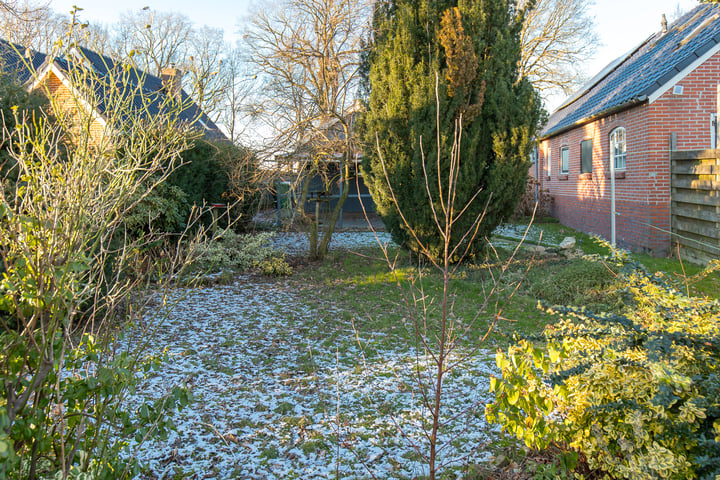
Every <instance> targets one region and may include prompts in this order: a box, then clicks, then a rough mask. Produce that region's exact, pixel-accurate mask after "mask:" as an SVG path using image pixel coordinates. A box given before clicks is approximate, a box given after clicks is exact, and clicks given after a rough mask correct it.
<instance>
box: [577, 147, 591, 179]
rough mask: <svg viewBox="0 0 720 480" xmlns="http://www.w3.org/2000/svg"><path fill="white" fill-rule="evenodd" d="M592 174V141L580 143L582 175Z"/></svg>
mask: <svg viewBox="0 0 720 480" xmlns="http://www.w3.org/2000/svg"><path fill="white" fill-rule="evenodd" d="M591 172H592V140H583V141H582V142H580V173H591Z"/></svg>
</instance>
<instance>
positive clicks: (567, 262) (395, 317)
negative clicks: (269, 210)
mask: <svg viewBox="0 0 720 480" xmlns="http://www.w3.org/2000/svg"><path fill="white" fill-rule="evenodd" d="M533 229H534V230H533V235H534V236H535V238H537V237H538V236H539V233H540V232H542V238H544V239H549V240H552V241H551V242H549V243H548V244H547V245H548V246H552V245H556V244H557V243H559V241H561V240H562V238H564V237H566V236H574V237H575V238H576V239H577V241H578V243H577V246H578V248H580V249H581V250H582V252H583V253H585V254H586V255H590V256H591V258H578V257H575V258H566V257H564V256H562V255H558V254H551V255H548V256H541V255H534V254H532V253H531V251H530V250H529V249H527V248H522V249H520V250H519V251H518V252H517V254H516V256H515V257H514V258H513V261H512V262H511V263H508V262H509V259H510V257H511V255H512V252H513V250H514V245H516V244H517V240H507V239H505V240H503V241H501V242H496V243H495V244H496V251H495V252H493V255H495V254H496V256H488V257H486V258H481V259H475V261H473V262H467V263H466V264H464V265H462V266H461V267H460V268H459V269H458V271H457V273H456V275H455V276H454V278H453V280H452V281H451V284H450V287H451V288H450V292H451V296H450V301H451V304H452V313H451V318H452V319H453V321H454V323H455V333H456V334H457V335H458V337H460V338H461V339H462V340H463V342H465V343H466V344H468V345H477V344H478V342H479V341H480V340H481V339H483V338H484V337H485V336H486V334H487V333H488V330H489V329H490V326H491V324H492V323H493V321H494V320H495V319H496V318H497V320H496V323H495V325H494V327H493V328H492V332H491V333H490V334H489V335H488V336H487V338H486V339H485V342H486V345H487V346H494V345H505V344H507V343H508V342H509V341H511V340H512V338H513V337H514V336H515V334H520V335H536V334H538V333H540V332H542V330H543V328H544V327H545V326H546V325H547V324H551V323H553V322H554V321H555V317H552V316H549V315H547V314H545V313H544V312H543V311H542V310H540V309H539V308H538V306H539V302H542V303H546V304H550V305H572V306H580V307H582V306H584V307H586V308H588V309H591V310H595V311H605V312H619V311H621V310H622V309H623V308H626V307H625V305H624V303H623V298H622V295H621V293H619V292H618V290H619V285H618V283H617V273H618V272H617V271H615V269H616V267H614V266H612V265H611V264H609V263H606V262H603V261H602V260H600V259H598V258H593V257H592V256H593V255H594V256H595V257H598V256H606V255H608V254H609V253H610V250H609V248H608V246H607V244H606V243H604V242H601V241H599V240H598V239H596V238H594V237H591V236H589V235H586V234H583V233H580V232H577V231H575V230H573V229H571V228H569V227H566V226H563V225H561V224H559V223H557V222H552V221H547V222H539V223H536V224H535V225H534V226H533ZM515 231H522V227H516V228H515ZM511 233H512V232H511ZM553 242H556V243H553ZM536 243H537V242H535V243H534V244H536ZM528 245H533V243H530V242H528ZM390 258H391V261H392V262H394V264H395V272H396V275H397V277H396V275H395V274H393V273H392V272H391V271H390V269H389V267H388V262H387V261H386V260H385V259H384V257H383V255H382V251H381V250H380V249H379V248H365V249H362V250H361V251H360V252H359V253H348V252H334V253H330V255H329V256H328V257H327V258H326V260H325V261H324V262H321V263H314V264H309V265H305V266H301V267H299V268H297V269H296V271H295V274H294V275H293V277H292V279H291V280H290V281H292V282H295V285H296V286H297V288H298V290H299V291H300V292H302V293H303V295H304V296H305V298H306V299H307V300H308V301H309V302H311V303H314V305H315V306H316V307H317V308H318V310H319V312H320V313H319V316H320V317H321V318H319V322H321V323H319V324H318V328H316V329H315V330H314V331H312V332H309V333H310V335H317V336H318V337H322V338H324V339H326V340H327V342H328V344H329V345H332V344H333V341H334V340H333V332H342V331H347V330H348V329H354V330H355V331H356V332H358V333H359V334H360V336H361V337H362V339H364V340H367V339H369V338H372V340H373V342H380V344H381V345H382V344H383V343H384V344H387V345H391V344H396V343H397V342H403V343H404V344H406V345H409V346H410V345H414V344H415V343H416V341H417V340H416V335H415V330H414V328H415V322H413V317H414V318H416V319H421V323H422V322H424V320H422V319H424V318H426V317H427V318H428V323H427V328H428V331H430V332H432V331H433V329H437V328H439V326H438V320H439V318H440V316H441V312H440V307H441V305H440V299H441V297H442V278H441V275H440V274H439V272H437V271H436V270H434V269H433V267H432V266H431V265H428V264H422V263H418V259H417V257H415V256H410V255H409V254H408V252H406V251H402V250H400V251H398V250H397V249H395V250H391V251H390ZM631 258H632V259H633V260H635V261H638V262H640V263H642V264H644V265H645V266H646V268H648V269H649V270H650V271H653V272H656V271H662V272H665V273H666V275H667V277H668V278H669V279H670V280H671V281H672V282H674V283H675V284H676V285H677V286H678V287H679V288H683V289H684V288H685V285H686V284H685V280H684V278H685V277H684V276H682V272H683V269H684V271H685V274H686V276H687V277H688V278H689V280H688V283H687V286H688V288H689V290H690V293H691V294H693V295H701V296H710V297H713V298H719V297H720V273H718V272H715V273H713V274H711V275H709V276H708V277H706V278H703V279H695V278H690V277H692V276H693V275H697V274H698V273H699V272H700V271H701V270H702V269H701V268H700V267H697V266H694V265H690V264H688V263H683V264H682V265H681V262H680V261H678V260H677V259H667V258H665V259H660V258H654V257H651V256H649V255H640V254H637V255H632V256H631ZM503 268H505V270H504V271H503ZM494 279H500V280H499V281H498V282H497V283H496V284H495V289H494V290H493V289H492V287H493V284H494V283H495V282H494ZM413 286H414V287H413ZM413 292H414V295H415V300H417V301H415V300H413ZM486 300H487V301H486ZM424 312H427V315H425V314H424ZM320 325H322V326H320ZM424 327H425V324H424V323H423V328H424ZM365 353H366V355H372V351H370V350H368V351H366V352H365ZM309 366H310V365H308V367H309Z"/></svg>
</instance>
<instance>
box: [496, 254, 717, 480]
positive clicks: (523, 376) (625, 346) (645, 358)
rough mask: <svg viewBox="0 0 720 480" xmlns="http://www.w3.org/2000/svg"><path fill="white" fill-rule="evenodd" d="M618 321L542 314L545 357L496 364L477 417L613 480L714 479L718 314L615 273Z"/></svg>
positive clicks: (662, 287) (660, 284)
mask: <svg viewBox="0 0 720 480" xmlns="http://www.w3.org/2000/svg"><path fill="white" fill-rule="evenodd" d="M623 279H624V284H625V293H626V294H627V296H628V302H629V305H631V306H632V308H630V309H628V313H626V314H624V315H614V314H595V313H593V312H589V311H586V310H584V309H582V308H569V307H565V308H553V309H550V311H551V312H552V313H555V314H557V315H560V316H561V320H560V322H559V323H558V324H557V325H555V326H554V327H552V328H548V329H547V330H546V332H545V334H544V337H545V338H544V340H545V342H544V345H545V346H544V347H542V348H540V347H537V346H535V345H533V344H532V343H530V342H528V341H522V342H519V343H518V344H517V345H514V346H511V347H510V348H509V350H508V352H507V354H505V353H503V352H499V353H498V357H497V363H498V366H499V367H500V369H501V370H502V379H493V380H492V381H491V389H492V390H493V391H494V392H495V395H496V400H495V402H494V403H493V404H491V405H488V407H487V409H486V415H487V417H488V419H489V420H490V421H493V422H497V423H500V424H501V425H502V426H503V428H504V429H505V430H507V431H509V432H511V433H513V434H514V435H516V436H517V437H518V438H520V439H522V440H524V441H525V443H526V444H527V445H529V446H531V447H536V448H544V447H546V446H547V445H548V444H550V443H557V444H561V445H566V446H568V447H570V448H572V449H575V450H578V451H580V452H582V453H583V454H584V455H585V456H586V458H587V461H588V464H589V466H590V467H591V468H594V469H598V470H601V471H604V472H607V473H608V474H609V475H611V476H612V477H613V478H627V479H657V478H674V479H686V478H700V479H715V478H717V476H718V475H720V443H718V441H719V440H720V435H719V432H720V375H718V365H719V364H720V303H718V302H716V301H710V300H707V299H700V298H690V297H687V296H685V295H683V294H682V293H680V292H678V291H677V290H675V289H673V288H672V287H671V286H669V285H668V284H667V283H666V282H665V280H664V278H663V277H662V276H661V275H650V274H648V273H647V272H645V271H644V270H643V269H641V268H639V267H637V266H632V268H628V267H626V269H625V270H624V273H623Z"/></svg>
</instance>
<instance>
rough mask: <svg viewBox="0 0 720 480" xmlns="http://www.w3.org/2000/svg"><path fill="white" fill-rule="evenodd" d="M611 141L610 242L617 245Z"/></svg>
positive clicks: (613, 161)
mask: <svg viewBox="0 0 720 480" xmlns="http://www.w3.org/2000/svg"><path fill="white" fill-rule="evenodd" d="M613 148H614V147H613V144H612V143H610V243H611V244H612V246H613V247H614V246H615V158H614V156H613Z"/></svg>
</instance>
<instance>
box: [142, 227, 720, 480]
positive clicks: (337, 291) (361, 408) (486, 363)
mask: <svg viewBox="0 0 720 480" xmlns="http://www.w3.org/2000/svg"><path fill="white" fill-rule="evenodd" d="M523 230H524V227H522V226H511V227H506V228H504V229H503V230H502V232H501V234H500V235H499V236H498V237H496V238H495V239H494V240H493V243H494V245H495V248H494V249H493V250H490V251H489V253H488V254H487V255H486V256H484V257H482V258H476V259H474V261H472V262H468V263H467V264H466V265H464V266H463V267H462V268H461V269H459V270H458V272H457V275H456V277H455V279H454V280H453V282H452V285H451V287H452V303H453V309H452V314H451V318H452V319H453V321H454V326H455V328H456V330H455V331H456V338H457V345H458V350H457V352H456V356H455V357H454V358H455V359H459V358H461V357H462V356H465V355H466V356H467V357H466V358H465V359H464V360H463V362H462V363H461V365H460V366H459V367H458V368H456V369H455V370H453V371H451V372H450V373H449V374H448V376H447V377H446V382H445V385H444V388H445V389H446V390H445V391H446V395H445V397H444V401H445V403H444V407H445V410H444V412H445V417H444V420H447V425H446V426H445V427H444V428H443V429H442V435H441V438H440V439H439V444H440V445H442V446H443V449H442V450H441V461H442V462H444V463H445V464H446V467H447V468H446V469H445V470H444V471H445V473H446V475H445V476H444V478H454V475H455V474H458V473H462V472H464V471H465V470H466V468H467V465H472V464H475V463H479V462H483V461H484V460H486V459H487V458H488V456H489V455H490V452H491V451H492V449H491V448H490V445H491V444H492V443H493V442H497V440H498V438H499V437H498V432H497V430H496V428H494V427H490V426H488V425H487V424H486V422H485V420H484V416H483V411H484V405H485V404H486V403H487V402H488V401H490V400H491V398H490V396H489V394H488V393H487V392H488V378H489V376H490V375H492V374H493V373H495V372H496V368H495V365H494V358H493V356H494V352H495V350H496V349H497V348H498V347H504V346H506V345H507V344H508V343H509V342H510V341H512V340H513V339H514V338H515V337H516V336H518V335H537V334H539V333H540V332H541V331H542V330H543V328H544V326H545V325H547V324H548V323H551V322H553V321H554V318H553V317H550V316H547V315H546V314H544V313H543V312H542V311H541V310H540V309H539V308H538V304H539V302H545V303H548V304H572V305H579V306H587V307H588V308H593V309H603V310H608V311H613V310H615V311H619V310H621V309H623V308H625V305H624V304H623V298H622V296H621V294H619V293H617V292H616V287H617V284H616V277H615V276H616V272H615V271H614V270H613V267H612V266H611V265H610V264H609V263H607V262H602V261H598V260H596V259H586V258H583V257H582V256H577V255H572V256H570V258H568V257H566V256H565V255H561V254H558V253H552V252H553V250H552V248H553V247H554V246H556V245H557V243H558V242H559V241H561V240H562V238H563V237H564V236H565V235H575V236H576V237H577V238H578V240H579V246H580V248H581V249H582V250H583V251H585V250H587V251H589V252H591V253H595V254H602V253H605V252H604V250H603V249H605V248H606V247H604V246H603V245H601V244H600V243H598V242H597V241H596V240H595V239H593V238H590V237H587V236H582V235H580V234H577V232H573V231H570V230H569V229H567V228H566V227H562V226H561V225H559V224H556V223H548V224H538V225H536V226H534V227H533V228H532V229H531V230H530V232H529V235H528V239H531V240H532V241H533V242H534V243H535V244H537V243H538V241H540V242H541V243H542V244H544V245H545V246H547V247H550V248H551V253H550V254H543V255H539V254H537V253H534V252H533V251H532V250H530V249H526V248H523V249H519V250H517V251H515V250H514V246H515V245H516V244H517V241H516V239H517V236H518V235H523V233H522V232H523ZM518 232H520V233H518ZM541 232H542V234H541ZM379 239H380V241H381V243H383V244H386V245H387V246H388V253H389V256H390V258H391V259H392V261H394V263H395V273H394V274H393V273H391V272H390V270H389V268H388V263H387V261H386V260H385V258H384V257H383V253H382V250H381V249H380V248H379V247H377V246H373V244H375V243H376V242H375V238H374V237H373V236H372V234H369V233H352V234H350V233H343V234H339V235H337V240H336V241H335V244H336V245H335V248H334V249H332V250H331V253H330V255H329V257H328V258H327V259H326V260H325V261H324V262H318V263H308V262H306V261H304V260H302V259H301V258H300V257H294V258H295V259H294V260H292V263H293V266H294V270H295V271H294V273H293V275H292V276H290V277H286V278H266V277H259V276H253V275H240V276H235V277H234V278H233V280H232V281H231V282H230V283H228V284H224V285H211V286H206V287H203V288H200V289H196V290H191V289H178V290H176V291H175V292H174V299H173V301H170V302H168V304H167V306H166V307H165V308H164V309H158V311H157V312H156V313H157V315H158V316H159V317H162V316H163V315H167V318H166V320H164V321H163V323H162V324H161V327H160V328H159V329H158V332H157V336H156V338H155V339H154V345H156V347H155V350H156V351H157V352H161V351H163V350H165V352H166V354H167V360H166V361H165V362H164V364H163V367H162V369H161V370H160V371H158V372H154V373H152V374H150V375H149V376H148V378H147V379H146V380H145V381H144V383H143V386H142V388H140V389H139V390H138V392H137V393H136V394H135V395H136V396H137V397H140V396H159V395H162V394H163V393H164V392H165V391H167V390H169V389H170V388H172V387H173V386H175V385H184V386H186V387H187V388H188V389H189V390H190V392H191V393H192V394H193V395H194V397H195V402H194V403H192V404H191V405H190V406H188V407H186V408H185V409H184V410H183V411H181V412H180V413H177V414H175V415H174V417H173V421H174V423H175V424H176V425H177V427H178V431H177V433H173V434H172V435H171V437H170V438H169V439H168V440H167V441H164V442H149V443H146V444H144V445H142V446H140V447H139V448H138V451H137V456H138V457H139V458H140V459H141V460H143V461H145V462H146V463H147V464H148V465H149V470H148V471H147V472H146V474H145V475H144V478H243V479H245V478H258V479H260V478H268V479H272V478H336V477H338V476H339V477H340V478H373V477H375V478H408V479H409V478H415V477H417V476H419V475H423V474H426V473H427V472H426V471H425V467H424V462H423V461H422V459H421V455H423V454H425V453H426V452H427V439H426V438H425V437H424V432H423V427H424V426H426V425H427V411H426V410H425V409H424V407H423V406H422V402H421V389H420V386H419V385H420V384H419V381H418V379H420V383H423V382H427V380H428V374H429V373H428V372H429V371H430V368H429V365H428V362H427V359H426V358H425V356H424V354H423V352H422V350H421V349H419V348H418V342H417V336H416V334H415V331H416V327H417V326H418V324H417V323H414V322H413V320H412V319H413V318H414V317H415V318H423V319H425V318H427V322H426V323H425V322H423V323H422V324H421V325H420V327H421V328H422V329H424V328H427V329H428V331H429V332H430V333H432V331H433V328H436V322H435V320H436V319H437V318H438V303H437V298H438V294H439V291H440V288H441V280H440V277H439V275H438V273H437V272H435V271H433V269H432V268H431V267H430V266H428V265H426V264H423V263H422V262H418V260H417V258H415V257H410V256H409V255H408V254H407V253H406V252H403V251H399V250H398V248H397V247H396V246H393V245H392V243H391V242H389V237H388V236H387V235H386V234H381V235H380V237H379ZM528 243H530V240H528ZM302 245H303V239H302V237H301V236H299V235H296V234H287V235H279V236H278V238H277V240H276V246H277V247H278V248H283V249H285V250H287V251H289V252H290V253H292V254H298V253H301V251H302ZM579 253H580V252H576V254H579ZM635 258H636V259H638V260H641V261H643V262H645V263H646V265H647V266H648V268H650V269H651V270H667V271H668V272H669V273H668V276H669V277H670V278H672V279H674V280H677V279H678V277H676V275H675V273H677V272H681V271H682V268H683V266H681V265H680V262H678V261H677V260H675V261H673V260H667V259H664V260H656V259H651V257H643V256H637V257H635ZM684 268H685V270H686V271H688V272H689V273H695V272H696V271H697V269H696V268H695V267H692V266H688V265H684ZM717 281H718V277H717V273H716V274H714V276H711V277H710V278H708V279H705V280H703V281H702V282H699V283H695V284H693V285H692V288H693V289H696V290H697V291H700V292H706V291H709V292H711V293H714V294H715V295H717V294H718V290H720V289H717V288H716V285H717ZM682 284H683V283H682V282H679V285H680V286H682ZM420 285H422V288H423V290H422V293H418V290H413V288H414V287H418V286H420ZM413 286H414V287H413ZM493 286H494V287H495V288H494V289H493ZM413 291H414V292H415V295H416V298H420V299H421V300H423V302H421V303H422V304H423V305H424V308H419V309H418V308H416V307H415V303H414V302H413V301H412V292H413ZM424 313H426V315H424ZM147 320H148V322H154V321H156V320H155V319H151V318H148V319H147ZM431 336H432V335H431ZM131 400H132V399H131Z"/></svg>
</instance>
